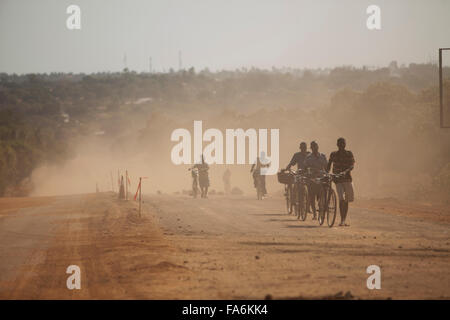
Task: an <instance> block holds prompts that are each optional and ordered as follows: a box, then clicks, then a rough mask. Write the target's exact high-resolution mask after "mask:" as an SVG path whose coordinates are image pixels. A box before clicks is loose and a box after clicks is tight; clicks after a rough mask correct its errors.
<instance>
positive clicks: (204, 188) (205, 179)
mask: <svg viewBox="0 0 450 320" xmlns="http://www.w3.org/2000/svg"><path fill="white" fill-rule="evenodd" d="M194 168H197V169H198V182H199V185H200V190H201V192H202V198H207V197H208V187H209V176H208V170H209V165H208V164H207V163H206V162H205V158H204V157H203V155H202V162H201V163H197V164H196V165H195V166H194Z"/></svg>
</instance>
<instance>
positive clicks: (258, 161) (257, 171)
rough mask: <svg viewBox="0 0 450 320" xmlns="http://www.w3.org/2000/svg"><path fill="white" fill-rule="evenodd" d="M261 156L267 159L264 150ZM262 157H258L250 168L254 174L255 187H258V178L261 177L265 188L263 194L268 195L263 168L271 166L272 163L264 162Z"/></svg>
mask: <svg viewBox="0 0 450 320" xmlns="http://www.w3.org/2000/svg"><path fill="white" fill-rule="evenodd" d="M261 158H263V159H265V153H264V152H262V153H261ZM261 158H260V157H257V158H256V163H254V164H252V168H251V169H250V172H251V173H252V175H253V184H254V186H255V188H257V187H258V183H257V180H258V179H261V182H262V188H263V195H264V196H266V195H267V189H266V176H265V175H264V174H261V169H262V168H268V167H270V164H269V163H266V164H263V163H262V162H261Z"/></svg>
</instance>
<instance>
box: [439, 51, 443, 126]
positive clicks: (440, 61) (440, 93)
mask: <svg viewBox="0 0 450 320" xmlns="http://www.w3.org/2000/svg"><path fill="white" fill-rule="evenodd" d="M439 106H440V110H441V111H440V112H441V128H443V127H444V92H443V84H442V49H439Z"/></svg>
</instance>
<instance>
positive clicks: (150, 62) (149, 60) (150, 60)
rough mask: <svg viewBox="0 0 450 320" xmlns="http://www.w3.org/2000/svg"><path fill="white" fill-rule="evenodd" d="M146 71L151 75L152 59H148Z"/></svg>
mask: <svg viewBox="0 0 450 320" xmlns="http://www.w3.org/2000/svg"><path fill="white" fill-rule="evenodd" d="M148 70H149V72H150V73H152V57H150V58H149V59H148Z"/></svg>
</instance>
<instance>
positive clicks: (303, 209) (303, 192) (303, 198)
mask: <svg viewBox="0 0 450 320" xmlns="http://www.w3.org/2000/svg"><path fill="white" fill-rule="evenodd" d="M300 191H301V198H300V199H301V201H300V206H301V211H300V219H301V220H302V221H305V220H306V213H307V211H308V190H307V189H306V187H305V186H304V185H302V186H301V189H300Z"/></svg>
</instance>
